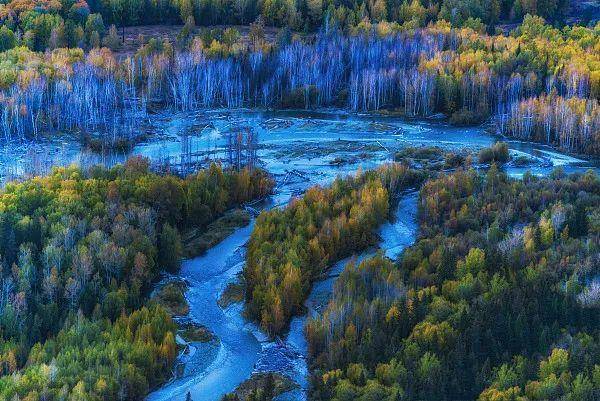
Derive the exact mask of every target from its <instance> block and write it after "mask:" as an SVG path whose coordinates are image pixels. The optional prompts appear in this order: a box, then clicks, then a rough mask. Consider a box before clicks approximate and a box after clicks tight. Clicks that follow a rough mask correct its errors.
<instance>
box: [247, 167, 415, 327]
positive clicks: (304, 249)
mask: <svg viewBox="0 0 600 401" xmlns="http://www.w3.org/2000/svg"><path fill="white" fill-rule="evenodd" d="M421 179H422V175H421V174H419V173H418V172H416V171H414V170H411V169H409V168H407V167H406V166H403V165H400V164H389V165H385V166H383V167H380V168H379V169H377V170H374V171H369V172H366V173H362V174H358V175H357V176H356V177H352V176H350V177H347V178H344V179H342V178H338V179H336V180H335V181H334V182H333V184H332V185H331V186H330V187H329V188H321V187H313V188H311V189H309V190H308V191H307V192H306V194H305V195H304V196H302V197H301V198H299V199H295V200H293V201H292V203H291V204H290V205H289V206H287V207H285V208H283V209H275V210H272V211H269V212H266V213H262V214H261V215H260V216H259V217H258V219H257V221H256V225H255V226H254V229H253V231H252V235H251V237H250V242H249V244H248V253H247V260H246V267H245V268H244V278H245V282H246V285H247V290H246V301H247V305H246V310H247V312H248V314H249V315H250V316H251V317H253V318H254V319H256V320H258V321H260V324H261V327H262V328H263V329H264V330H266V331H267V332H269V333H270V334H279V333H281V332H282V330H284V329H285V328H286V326H287V324H288V323H289V321H290V319H291V317H292V316H294V315H296V314H299V313H302V311H303V307H304V306H303V303H304V300H305V299H306V297H307V295H308V293H309V291H310V289H311V286H312V283H313V281H314V280H316V279H317V278H318V277H319V275H320V274H322V273H323V272H324V271H325V270H326V269H327V268H328V267H329V266H330V265H331V263H333V262H335V261H337V260H339V259H341V258H342V257H344V256H348V255H350V254H352V252H354V251H358V250H361V249H364V248H366V247H368V246H369V245H373V244H374V243H375V240H376V233H375V229H376V228H377V226H379V225H380V224H381V223H383V222H384V221H385V220H386V219H387V218H388V217H389V216H388V214H389V210H390V206H391V204H392V203H393V197H394V196H395V195H397V193H398V191H399V190H401V189H405V188H408V187H412V186H414V185H416V184H417V183H418V182H419V181H420V180H421Z"/></svg>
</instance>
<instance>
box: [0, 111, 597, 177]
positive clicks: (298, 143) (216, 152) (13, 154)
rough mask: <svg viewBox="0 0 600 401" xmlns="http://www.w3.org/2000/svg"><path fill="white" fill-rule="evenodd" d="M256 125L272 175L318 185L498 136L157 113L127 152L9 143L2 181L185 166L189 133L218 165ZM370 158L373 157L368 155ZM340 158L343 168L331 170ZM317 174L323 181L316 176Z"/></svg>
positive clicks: (344, 119)
mask: <svg viewBox="0 0 600 401" xmlns="http://www.w3.org/2000/svg"><path fill="white" fill-rule="evenodd" d="M242 127H250V128H251V129H253V130H254V131H255V132H256V133H257V134H258V139H259V143H260V150H259V156H260V157H261V158H262V159H263V161H264V162H265V163H266V164H265V167H267V168H268V169H269V171H271V172H273V173H280V174H281V173H285V171H286V170H290V169H298V170H301V171H304V172H310V173H311V174H312V175H313V178H311V179H314V180H315V182H326V181H327V179H328V178H329V179H330V178H331V176H332V175H333V176H335V175H336V174H338V173H342V172H344V171H350V170H352V169H355V168H356V167H357V166H359V165H360V166H363V167H365V168H368V167H372V166H375V165H377V164H380V163H381V162H382V161H383V160H385V159H387V158H388V157H389V155H390V152H392V151H394V150H397V149H400V148H402V147H405V146H409V145H412V146H420V145H436V146H440V147H442V148H444V149H448V150H452V149H460V148H464V147H468V148H471V149H475V150H476V149H479V148H482V147H484V146H489V145H490V144H492V143H493V142H494V141H495V140H496V139H497V138H496V137H494V136H492V135H490V134H488V133H486V132H485V131H484V130H483V129H481V128H457V127H449V126H448V125H446V124H444V123H441V122H437V121H426V122H423V121H421V122H418V121H415V122H412V121H406V120H404V119H401V118H396V117H388V116H375V115H369V114H365V115H360V114H349V113H346V112H342V111H336V110H331V111H324V112H306V111H251V110H244V109H241V110H219V109H217V110H204V111H198V112H194V113H175V114H169V113H167V112H164V113H162V114H158V115H154V116H153V118H152V119H151V120H150V122H149V123H147V125H146V126H145V127H144V130H145V131H147V132H148V133H149V135H148V138H149V140H148V141H146V142H142V143H139V144H137V145H135V146H134V147H133V149H131V151H130V152H129V153H127V154H117V153H106V154H97V153H94V152H91V151H90V150H88V149H84V148H82V146H81V145H80V143H79V141H78V140H77V138H74V137H72V136H69V135H63V136H58V137H56V136H53V139H51V140H49V139H43V138H41V139H38V140H37V141H34V142H33V143H9V144H5V145H3V146H2V148H1V150H0V178H12V177H18V176H19V175H22V174H39V173H44V172H46V171H47V170H48V169H49V168H50V167H51V166H55V165H68V164H72V163H76V164H80V165H92V164H97V163H102V164H105V165H113V164H115V163H119V162H122V161H123V160H125V159H126V158H127V157H128V156H130V155H142V156H147V157H150V158H151V159H153V160H166V159H169V160H170V161H171V162H172V163H177V162H179V161H181V152H182V147H183V146H182V134H184V135H185V137H186V138H187V140H186V142H187V143H189V149H190V150H191V151H192V153H193V154H194V158H195V159H197V160H203V161H208V160H218V159H220V158H223V157H224V155H225V152H224V147H225V143H226V140H225V138H224V137H223V135H222V134H223V133H225V132H227V131H229V130H236V129H239V128H242ZM508 143H509V148H510V150H511V153H513V154H514V155H517V154H520V155H524V156H527V157H528V158H531V159H534V160H535V163H534V164H533V165H531V166H528V167H524V168H523V167H519V168H516V167H515V168H513V169H511V172H512V173H514V175H517V176H519V175H522V174H523V173H524V172H525V171H526V170H531V171H532V172H533V173H534V174H538V175H543V174H547V173H549V172H550V171H551V170H552V169H553V168H554V166H562V167H563V168H564V170H565V171H566V172H573V171H583V170H586V169H587V168H589V167H592V166H595V164H594V163H592V162H589V161H585V160H579V159H577V158H573V157H570V156H566V155H563V154H561V153H559V152H556V151H553V150H552V148H550V147H548V146H545V145H539V144H532V143H526V142H519V141H508ZM365 154H366V155H367V156H368V158H363V157H364V156H365ZM336 158H341V159H343V161H344V162H343V163H342V164H343V166H344V167H350V168H343V167H342V168H339V167H337V166H332V165H331V162H332V161H334V160H335V159H336ZM318 173H321V175H323V176H324V180H322V181H319V180H318V179H317V176H318Z"/></svg>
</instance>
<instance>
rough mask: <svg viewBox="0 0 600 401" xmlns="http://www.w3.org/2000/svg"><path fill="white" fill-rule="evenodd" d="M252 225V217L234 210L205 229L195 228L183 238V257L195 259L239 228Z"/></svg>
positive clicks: (243, 211) (239, 210) (242, 211)
mask: <svg viewBox="0 0 600 401" xmlns="http://www.w3.org/2000/svg"><path fill="white" fill-rule="evenodd" d="M249 223H250V215H249V214H248V212H246V211H245V210H241V209H234V210H231V211H229V212H227V213H225V214H224V215H223V216H222V217H220V218H218V219H217V220H215V221H213V222H212V223H210V224H209V225H208V227H206V228H205V229H201V228H194V229H191V230H188V231H186V232H184V234H183V236H182V243H183V257H184V258H193V257H195V256H199V255H202V254H203V253H204V252H206V251H207V250H208V249H209V248H211V247H213V246H215V245H217V244H218V243H219V242H221V241H223V240H224V239H225V238H226V237H228V236H229V235H231V234H232V233H233V232H234V231H235V230H236V229H237V228H240V227H244V226H246V225H248V224H249Z"/></svg>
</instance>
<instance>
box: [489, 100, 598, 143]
mask: <svg viewBox="0 0 600 401" xmlns="http://www.w3.org/2000/svg"><path fill="white" fill-rule="evenodd" d="M497 125H498V129H499V132H500V133H502V134H504V135H508V136H511V137H515V138H519V139H523V140H526V141H536V142H542V143H548V144H553V145H558V146H560V147H561V148H563V149H577V150H578V151H580V152H583V153H587V154H593V155H597V154H600V105H599V104H598V101H597V100H596V99H582V98H578V97H572V98H563V97H561V96H556V94H554V93H552V94H550V95H543V96H540V97H536V98H530V99H526V100H522V101H520V102H519V103H515V104H513V105H512V106H511V108H510V110H509V112H508V113H507V114H506V115H505V116H502V117H500V118H498V124H497Z"/></svg>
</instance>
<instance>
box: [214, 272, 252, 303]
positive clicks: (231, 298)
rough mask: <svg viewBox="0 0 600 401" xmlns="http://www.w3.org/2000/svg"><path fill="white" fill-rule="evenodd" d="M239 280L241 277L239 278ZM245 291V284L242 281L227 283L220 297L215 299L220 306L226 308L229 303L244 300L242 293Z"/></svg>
mask: <svg viewBox="0 0 600 401" xmlns="http://www.w3.org/2000/svg"><path fill="white" fill-rule="evenodd" d="M239 280H241V278H240V279H239ZM245 293H246V286H245V285H244V283H243V282H241V281H237V282H234V283H229V284H228V285H227V288H225V291H223V294H221V297H220V298H219V300H218V301H217V303H218V304H219V306H220V307H221V308H227V307H228V306H229V305H233V304H236V303H238V302H242V301H243V300H244V295H245Z"/></svg>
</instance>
